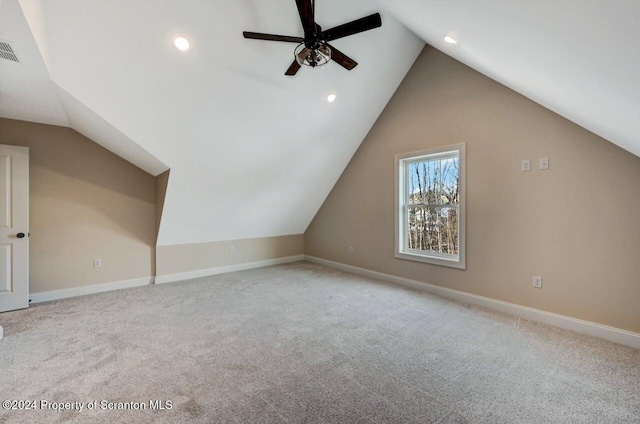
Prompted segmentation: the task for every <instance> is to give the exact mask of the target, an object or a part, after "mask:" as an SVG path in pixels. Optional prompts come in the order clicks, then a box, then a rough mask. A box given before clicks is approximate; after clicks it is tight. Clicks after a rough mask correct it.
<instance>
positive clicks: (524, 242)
mask: <svg viewBox="0 0 640 424" xmlns="http://www.w3.org/2000/svg"><path fill="white" fill-rule="evenodd" d="M594 101H597V99H594ZM460 142H465V143H467V149H466V152H467V168H466V170H467V269H466V270H455V269H451V268H445V267H440V266H435V265H428V264H422V263H417V262H411V261H405V260H401V259H396V258H394V218H393V217H394V155H395V154H397V153H402V152H411V151H417V150H421V149H426V148H430V147H435V146H442V145H449V144H454V143H460ZM542 157H548V158H549V160H550V166H551V168H550V170H548V171H539V170H537V161H538V158H542ZM524 159H530V160H531V163H532V168H533V169H532V171H530V172H524V173H523V172H521V171H520V164H521V161H522V160H524ZM639 211H640V158H638V157H636V156H634V155H632V154H630V153H628V152H626V151H624V150H622V149H620V148H618V147H616V146H615V145H613V144H611V143H609V142H607V141H606V140H604V139H602V138H600V137H598V136H596V135H594V134H592V133H590V132H588V131H586V130H584V129H583V128H581V127H578V126H577V125H574V124H573V123H571V122H569V121H567V120H565V119H563V118H561V117H560V116H558V115H556V114H554V113H552V112H550V111H549V110H547V109H545V108H543V107H541V106H539V105H537V104H535V103H533V102H532V101H530V100H528V99H526V98H524V97H522V96H520V95H519V94H517V93H515V92H513V91H511V90H509V89H508V88H506V87H504V86H502V85H500V84H498V83H496V82H494V81H492V80H490V79H489V78H487V77H485V76H483V75H481V74H479V73H477V72H475V71H474V70H472V69H470V68H468V67H466V66H464V65H462V64H461V63H459V62H457V61H455V60H453V59H451V58H449V57H448V56H446V55H444V54H442V53H440V52H438V51H437V50H435V49H433V48H431V47H429V46H427V47H425V49H424V51H423V52H422V54H421V55H420V57H419V58H418V59H417V61H416V63H415V64H414V66H413V68H412V69H411V71H410V72H409V73H408V75H407V77H406V78H405V80H404V82H403V83H402V84H401V86H400V87H399V89H398V91H397V92H396V94H395V95H394V97H393V98H392V99H391V101H390V102H389V104H388V105H387V107H386V109H385V110H384V112H383V113H382V114H381V116H380V117H379V119H378V121H377V122H376V124H375V125H374V127H373V128H372V129H371V131H370V133H369V135H368V136H367V138H366V139H365V140H364V142H363V143H362V145H361V146H360V148H359V150H358V151H357V153H356V154H355V155H354V157H353V158H352V160H351V162H350V163H349V165H348V167H347V168H346V169H345V171H344V173H343V175H342V176H341V178H340V179H339V181H338V182H337V184H336V185H335V187H334V188H333V190H332V192H331V194H330V195H329V197H328V198H327V199H326V201H325V202H324V204H323V206H322V208H321V209H320V210H319V212H318V213H317V215H316V217H315V218H314V220H313V222H312V223H311V225H310V226H309V228H308V229H307V231H306V233H305V253H306V254H308V255H312V256H317V257H320V258H325V259H329V260H333V261H338V262H342V263H346V264H350V265H355V266H358V267H363V268H367V269H371V270H375V271H379V272H384V273H388V274H393V275H397V276H401V277H405V278H410V279H415V280H419V281H424V282H429V283H432V284H437V285H441V286H445V287H449V288H452V289H456V290H462V291H465V292H469V293H474V294H478V295H482V296H488V297H491V298H494V299H499V300H504V301H508V302H513V303H516V304H520V305H525V306H529V307H533V308H538V309H542V310H545V311H551V312H555V313H559V314H563V315H568V316H571V317H576V318H581V319H585V320H589V321H593V322H597V323H602V324H606V325H611V326H615V327H618V328H622V329H626V330H630V331H635V332H640V221H639V216H640V212H639ZM347 246H354V253H353V254H349V253H347ZM533 275H541V276H543V278H544V286H543V289H541V290H540V289H535V288H533V287H532V285H531V278H532V276H533Z"/></svg>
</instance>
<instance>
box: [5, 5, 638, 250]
mask: <svg viewBox="0 0 640 424" xmlns="http://www.w3.org/2000/svg"><path fill="white" fill-rule="evenodd" d="M18 3H19V4H18ZM0 5H1V8H0V39H4V40H9V41H11V42H12V44H13V45H14V47H15V48H16V50H17V53H18V55H19V57H20V59H21V60H22V63H21V64H14V63H11V62H8V61H5V60H0V104H2V107H1V108H0V116H4V117H10V118H14V119H23V120H29V121H35V122H44V123H51V124H55V125H69V126H71V127H73V128H75V129H76V130H78V131H79V132H81V133H83V134H85V135H87V136H88V137H90V138H92V139H93V140H94V141H96V142H98V143H100V144H102V145H103V146H105V147H106V148H108V149H110V150H112V151H113V152H115V153H116V154H119V155H120V156H122V157H124V158H125V159H127V160H129V161H131V162H132V163H134V164H136V165H137V166H139V167H141V168H142V169H145V170H146V171H148V172H150V173H152V174H153V175H157V174H158V173H160V172H162V171H164V170H165V169H167V168H171V177H170V181H169V187H168V190H167V198H166V201H165V210H164V214H163V221H162V225H161V228H160V235H159V244H161V245H166V244H179V243H194V242H205V241H215V240H229V239H240V238H253V237H265V236H276V235H284V234H295V233H302V232H304V231H305V229H306V227H307V225H308V223H309V222H310V220H311V219H312V218H313V216H314V214H315V213H316V211H317V210H318V208H319V207H320V205H321V204H322V202H323V201H324V199H325V197H326V195H327V194H328V193H329V191H330V190H331V188H332V187H333V185H334V183H335V181H336V180H337V179H338V177H339V175H340V173H341V172H342V170H343V169H344V167H345V166H346V164H347V163H348V161H349V159H350V158H351V156H352V155H353V153H354V152H355V150H356V149H357V147H358V146H359V144H360V143H361V142H362V140H363V139H364V137H365V136H366V133H367V132H368V131H369V129H370V128H371V126H372V124H373V123H374V121H375V120H376V118H377V117H378V115H379V114H380V112H381V111H382V109H383V108H384V106H385V104H386V102H387V101H388V99H389V98H390V97H391V95H392V94H393V92H394V91H395V89H396V87H397V86H398V84H399V83H400V81H401V80H402V78H403V77H404V75H405V74H406V72H407V71H408V70H409V68H410V66H411V64H412V63H413V61H414V59H415V58H416V56H417V55H418V54H419V51H420V49H421V48H422V46H423V44H424V41H426V42H428V43H429V44H431V45H433V46H435V47H436V48H438V49H440V50H442V51H444V52H445V53H447V54H449V55H451V56H453V57H455V58H456V59H458V60H460V61H462V62H463V63H466V64H467V65H469V66H471V67H473V68H475V69H477V70H478V71H480V72H482V73H484V74H486V75H488V76H489V77H491V78H493V79H495V80H497V81H499V82H501V83H503V84H505V85H507V86H508V87H510V88H512V89H514V90H516V91H518V92H520V93H522V94H523V95H525V96H527V97H529V98H531V99H532V100H534V101H536V102H538V103H540V104H542V105H544V106H546V107H548V108H549V109H551V110H553V111H555V112H557V113H559V114H560V115H562V116H564V117H566V118H568V119H570V120H572V121H574V122H576V123H577V124H579V125H581V126H583V127H585V128H587V129H589V130H591V131H593V132H595V133H596V134H599V135H601V136H603V137H605V138H607V139H608V140H610V141H612V142H613V143H615V144H617V145H619V146H621V147H623V148H625V149H627V150H629V151H630V152H632V153H634V154H636V155H640V120H638V119H636V117H635V115H636V114H637V113H636V111H637V110H639V109H640V95H639V93H640V78H638V77H637V75H640V42H639V41H640V29H639V28H640V25H637V21H638V18H639V17H640V2H638V1H637V0H629V1H625V0H585V1H574V0H554V1H533V0H528V1H524V0H523V1H518V2H514V1H513V0H509V1H498V0H484V1H477V0H456V1H435V0H402V1H400V0H378V1H377V2H370V1H367V0H349V1H346V0H318V3H317V6H316V15H317V19H318V21H319V23H320V24H321V25H322V26H323V27H324V28H329V27H332V26H335V25H338V24H341V23H344V22H347V21H349V20H352V19H356V18H359V17H361V16H365V15H367V14H370V13H373V12H376V11H379V12H381V14H382V21H383V25H382V28H378V29H375V30H372V31H369V32H366V33H363V34H358V35H355V36H352V37H348V38H345V39H341V40H337V41H335V42H334V43H333V44H334V45H335V46H336V47H337V48H339V49H340V50H342V51H343V52H344V53H346V54H348V55H350V56H352V57H353V58H354V59H355V60H356V61H358V62H359V66H358V67H356V68H355V69H354V70H353V71H351V72H347V71H345V70H344V69H342V68H340V67H339V66H338V65H336V64H334V63H330V64H329V65H328V66H327V67H326V68H325V69H322V70H310V69H306V68H305V69H301V70H300V72H299V73H298V75H297V76H295V77H285V76H284V75H283V74H284V71H285V70H286V69H287V67H288V66H289V64H290V63H291V61H292V53H293V48H294V47H295V45H294V44H290V43H276V42H266V41H257V40H245V39H243V38H242V35H241V33H242V31H243V30H248V31H255V32H267V33H278V34H285V35H300V36H301V35H302V29H301V27H300V23H299V18H298V16H297V11H296V7H295V3H294V1H293V0H259V1H258V0H237V1H230V0H228V1H227V0H163V1H158V0H110V1H107V0H58V1H55V2H54V1H44V0H1V3H0ZM19 6H21V9H20V7H19ZM396 19H397V20H396ZM407 28H410V30H408V29H407ZM178 33H181V34H184V35H186V36H187V37H188V38H189V39H190V41H191V44H192V48H191V50H189V51H188V52H186V53H180V52H178V51H177V50H176V49H175V48H174V47H173V46H172V44H171V41H172V38H173V37H174V36H175V35H176V34H178ZM413 33H415V34H417V35H418V36H419V37H420V38H418V37H416V36H415V35H413ZM446 34H449V35H452V36H454V37H455V38H456V39H457V40H458V41H459V44H458V45H457V46H452V45H448V44H445V43H444V42H443V37H444V35H446ZM331 92H335V93H336V94H337V95H338V99H337V100H336V102H335V103H332V104H329V103H327V102H326V100H325V98H326V96H327V94H329V93H331Z"/></svg>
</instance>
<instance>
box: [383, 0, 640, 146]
mask: <svg viewBox="0 0 640 424" xmlns="http://www.w3.org/2000/svg"><path fill="white" fill-rule="evenodd" d="M380 2H381V3H382V4H383V5H384V7H385V8H386V9H387V10H388V11H389V12H390V13H392V14H393V15H394V16H395V17H396V18H398V19H399V20H400V21H401V22H402V23H403V24H405V25H406V26H407V27H409V28H411V30H412V31H414V32H415V33H416V34H417V35H418V36H419V37H420V38H422V39H423V40H424V41H426V42H427V43H428V44H431V45H432V46H434V47H436V48H438V49H440V50H442V51H443V52H445V53H446V54H448V55H450V56H452V57H454V58H456V59H458V60H459V61H461V62H463V63H465V64H467V65H468V66H470V67H472V68H474V69H476V70H478V71H479V72H482V73H484V74H485V75H487V76H489V77H491V78H493V79H494V80H496V81H498V82H500V83H502V84H504V85H506V86H507V87H509V88H511V89H513V90H515V91H517V92H519V93H521V94H523V95H524V96H526V97H528V98H530V99H532V100H533V101H535V102H537V103H540V104H541V105H543V106H545V107H547V108H548V109H551V110H552V111H554V112H556V113H558V114H559V115H562V116H564V117H565V118H567V119H569V120H571V121H573V122H575V123H576V124H578V125H580V126H582V127H584V128H586V129H588V130H590V131H592V132H594V133H596V134H598V135H600V136H601V137H604V138H606V139H607V140H609V141H611V142H613V143H615V144H617V145H618V146H620V147H622V148H624V149H626V150H628V151H630V152H631V153H633V154H635V155H638V156H640V119H638V111H640V1H638V0H580V1H578V0H483V1H477V0H455V1H426V0H402V1H398V0H380ZM446 34H449V35H451V36H453V37H454V38H455V39H456V40H457V41H458V43H459V44H458V45H457V46H452V45H449V44H446V43H444V41H443V37H444V35H446Z"/></svg>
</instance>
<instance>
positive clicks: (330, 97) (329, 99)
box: [327, 93, 336, 103]
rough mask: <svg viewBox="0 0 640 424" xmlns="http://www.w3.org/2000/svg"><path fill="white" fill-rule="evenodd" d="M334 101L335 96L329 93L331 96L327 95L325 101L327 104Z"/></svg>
mask: <svg viewBox="0 0 640 424" xmlns="http://www.w3.org/2000/svg"><path fill="white" fill-rule="evenodd" d="M335 100H336V95H335V94H333V93H331V94H329V95H328V96H327V101H328V102H329V103H333V102H334V101H335Z"/></svg>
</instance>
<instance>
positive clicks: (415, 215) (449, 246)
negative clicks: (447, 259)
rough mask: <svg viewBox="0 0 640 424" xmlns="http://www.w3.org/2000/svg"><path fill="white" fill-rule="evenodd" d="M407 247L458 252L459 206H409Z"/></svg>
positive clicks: (450, 253) (430, 250)
mask: <svg viewBox="0 0 640 424" xmlns="http://www.w3.org/2000/svg"><path fill="white" fill-rule="evenodd" d="M407 220H408V225H407V230H408V234H407V236H408V237H407V247H408V248H409V249H414V250H423V251H427V252H437V253H444V254H449V255H457V254H458V208H456V207H441V208H428V207H409V208H407Z"/></svg>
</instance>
